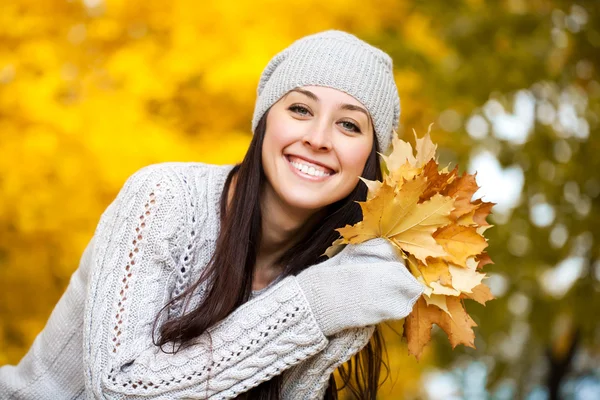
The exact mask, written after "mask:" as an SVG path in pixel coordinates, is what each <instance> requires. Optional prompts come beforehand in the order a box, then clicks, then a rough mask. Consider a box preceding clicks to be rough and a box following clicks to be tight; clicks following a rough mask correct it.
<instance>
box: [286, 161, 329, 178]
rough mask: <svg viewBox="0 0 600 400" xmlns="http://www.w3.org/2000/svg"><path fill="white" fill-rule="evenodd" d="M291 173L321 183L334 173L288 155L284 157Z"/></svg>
mask: <svg viewBox="0 0 600 400" xmlns="http://www.w3.org/2000/svg"><path fill="white" fill-rule="evenodd" d="M285 158H286V160H287V162H288V164H289V165H290V167H291V169H292V171H293V172H295V173H296V174H297V175H299V176H301V177H303V178H308V179H310V180H312V181H323V180H325V179H327V178H328V177H330V176H331V175H333V174H334V173H335V172H334V171H332V170H330V169H329V168H325V167H323V166H321V165H316V164H313V163H311V162H308V161H306V160H304V159H301V158H299V157H295V156H291V155H288V156H286V157H285Z"/></svg>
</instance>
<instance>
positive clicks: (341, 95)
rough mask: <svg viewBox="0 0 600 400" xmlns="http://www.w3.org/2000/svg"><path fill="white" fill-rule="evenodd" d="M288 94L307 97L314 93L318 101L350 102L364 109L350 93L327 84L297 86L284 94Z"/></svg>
mask: <svg viewBox="0 0 600 400" xmlns="http://www.w3.org/2000/svg"><path fill="white" fill-rule="evenodd" d="M290 94H297V95H301V96H302V95H308V97H312V96H311V94H314V95H315V96H316V97H317V99H318V101H320V102H323V103H332V104H336V105H337V104H352V105H355V106H360V107H363V108H364V109H365V110H366V107H365V106H364V104H362V103H361V102H360V101H358V100H357V99H356V98H355V97H353V96H351V95H350V94H348V93H346V92H344V91H342V90H339V89H335V88H332V87H328V86H316V85H307V86H299V87H297V88H294V89H292V90H290V91H288V92H287V93H286V94H285V96H288V95H290ZM315 100H316V99H315Z"/></svg>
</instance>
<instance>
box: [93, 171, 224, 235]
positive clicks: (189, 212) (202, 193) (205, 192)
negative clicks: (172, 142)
mask: <svg viewBox="0 0 600 400" xmlns="http://www.w3.org/2000/svg"><path fill="white" fill-rule="evenodd" d="M232 168H233V166H232V165H212V164H204V163H199V162H163V163H157V164H151V165H147V166H145V167H142V168H140V169H138V170H137V171H135V172H134V173H133V174H131V175H130V176H129V177H128V178H127V180H126V181H125V183H124V185H123V186H122V188H121V189H120V191H119V193H118V194H117V196H116V198H115V199H114V201H113V202H112V203H111V204H110V205H109V206H108V208H107V209H106V210H105V211H104V213H103V214H102V217H101V219H100V223H99V225H98V227H97V233H98V231H99V230H102V231H103V232H106V233H107V234H108V235H110V234H111V232H112V231H113V229H114V226H116V225H132V224H135V225H137V224H139V223H142V222H143V223H144V228H145V229H148V228H150V227H148V225H151V228H158V229H164V228H166V226H164V225H173V227H174V228H175V227H177V226H179V227H180V226H181V225H182V224H185V225H189V224H194V223H198V222H202V221H205V220H206V219H208V220H210V221H206V222H210V223H211V224H215V223H217V221H218V214H219V210H218V204H219V200H220V197H221V193H222V190H223V186H224V183H225V180H226V179H227V175H228V173H229V172H230V171H231V169H232ZM157 219H158V220H160V221H162V223H161V224H156V223H152V222H158V221H157ZM161 225H162V226H161ZM207 233H208V232H207Z"/></svg>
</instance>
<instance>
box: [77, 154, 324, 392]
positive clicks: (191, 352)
mask: <svg viewBox="0 0 600 400" xmlns="http://www.w3.org/2000/svg"><path fill="white" fill-rule="evenodd" d="M180 178H181V177H180V176H178V175H177V173H176V172H175V171H174V170H173V169H172V168H169V167H164V166H161V164H157V165H154V166H149V167H146V168H143V169H142V170H140V171H138V172H136V173H135V174H134V175H132V176H131V177H130V178H129V179H128V181H127V182H126V183H125V186H124V187H123V189H122V190H121V192H120V193H119V195H118V196H117V199H116V200H115V201H114V202H113V204H112V205H111V208H110V210H109V211H107V212H106V213H105V214H104V215H103V217H102V219H101V223H100V224H99V228H98V229H97V231H96V239H97V241H96V245H95V252H94V258H93V260H92V262H93V266H92V269H91V276H90V283H89V286H88V289H89V292H88V297H87V300H86V305H85V319H84V346H85V353H84V368H85V373H86V385H87V386H88V387H87V389H88V390H89V392H90V393H93V396H94V397H95V398H104V399H124V398H126V399H134V398H144V399H173V398H191V399H193V398H196V399H206V398H209V399H210V398H219V399H227V398H234V397H236V396H237V395H238V394H239V393H242V392H245V391H247V390H249V389H250V388H252V387H254V386H257V385H258V384H260V383H261V382H263V381H265V380H269V379H271V378H272V377H273V376H275V375H278V374H281V373H282V372H283V371H284V370H286V369H288V368H290V367H292V366H293V365H295V364H297V363H299V362H301V361H302V360H304V359H306V358H309V357H310V356H312V355H314V354H316V353H318V352H319V351H321V350H323V348H325V346H326V345H327V343H328V340H327V338H326V337H325V336H324V335H323V333H322V331H321V330H320V328H319V326H318V324H317V322H316V319H315V317H314V315H313V314H312V310H311V309H310V306H309V304H308V302H307V300H306V298H305V297H304V293H303V292H302V290H301V289H300V287H299V285H298V283H297V281H296V278H295V277H293V276H290V277H287V278H285V279H283V280H281V281H280V282H278V283H277V284H275V285H273V286H272V287H269V288H268V289H267V290H266V291H265V292H264V293H263V294H261V296H258V297H256V298H254V299H252V300H250V301H248V302H247V303H245V304H243V305H242V306H241V307H239V308H238V309H236V310H235V311H234V312H233V313H231V314H230V315H229V316H228V317H227V318H226V319H224V320H223V321H221V322H219V323H218V324H216V325H214V326H213V327H211V328H210V329H209V330H207V332H205V333H204V334H202V335H200V336H199V337H198V338H196V339H195V340H194V341H193V343H192V344H191V345H190V346H186V347H183V348H181V349H180V350H179V351H178V352H176V353H175V354H170V353H164V352H163V351H161V349H160V348H158V347H156V346H154V344H153V337H152V335H153V332H155V331H154V326H153V325H154V321H155V318H156V316H157V314H158V313H159V311H160V310H161V308H162V307H163V306H164V305H165V304H166V303H167V302H168V301H169V300H170V298H171V294H170V291H169V290H168V289H165V288H166V287H168V284H167V282H170V281H172V280H173V279H177V278H176V277H177V273H176V271H174V270H173V263H172V262H169V257H170V253H171V250H172V247H171V246H172V245H173V244H172V240H171V239H172V238H173V237H175V236H176V234H177V230H178V227H179V226H181V224H182V222H181V220H180V219H181V218H182V216H183V215H185V210H186V207H187V206H188V204H185V201H186V200H185V199H186V198H187V197H186V196H184V195H183V194H182V190H183V189H182V188H181V186H180V185H179V183H180V181H181V179H180ZM224 295H225V294H224ZM161 322H162V320H158V322H157V326H159V325H160V323H161Z"/></svg>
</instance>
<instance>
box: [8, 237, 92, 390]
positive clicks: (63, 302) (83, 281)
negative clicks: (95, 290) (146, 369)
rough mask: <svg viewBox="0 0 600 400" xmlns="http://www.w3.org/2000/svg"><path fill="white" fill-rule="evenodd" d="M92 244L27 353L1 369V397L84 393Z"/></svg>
mask: <svg viewBox="0 0 600 400" xmlns="http://www.w3.org/2000/svg"><path fill="white" fill-rule="evenodd" d="M93 246H94V239H93V238H92V240H90V242H89V243H88V245H87V247H86V248H85V250H84V252H83V255H82V256H81V261H80V263H79V268H78V269H77V270H76V271H75V272H74V273H73V275H72V276H71V280H70V282H69V286H68V287H67V289H66V291H65V292H64V293H63V295H62V296H61V298H60V300H59V301H58V303H57V304H56V306H55V307H54V309H53V310H52V313H51V314H50V317H49V318H48V321H47V322H46V326H45V327H44V329H43V330H42V331H41V332H40V333H39V334H38V335H37V337H36V338H35V340H34V342H33V344H32V346H31V348H30V349H29V351H28V352H27V354H26V355H25V356H24V357H23V358H22V359H21V361H20V362H19V364H17V365H16V366H12V365H6V366H3V367H1V368H0V399H21V400H28V399H31V400H34V399H35V400H45V399H48V400H54V399H74V398H78V397H79V396H80V395H81V394H82V393H83V391H84V379H83V373H82V357H81V353H82V350H83V347H82V340H83V339H82V325H83V302H84V300H85V297H86V285H87V279H88V273H89V270H88V268H87V267H88V266H89V264H90V263H89V261H90V259H91V257H92V254H91V249H92V248H93Z"/></svg>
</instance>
